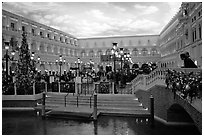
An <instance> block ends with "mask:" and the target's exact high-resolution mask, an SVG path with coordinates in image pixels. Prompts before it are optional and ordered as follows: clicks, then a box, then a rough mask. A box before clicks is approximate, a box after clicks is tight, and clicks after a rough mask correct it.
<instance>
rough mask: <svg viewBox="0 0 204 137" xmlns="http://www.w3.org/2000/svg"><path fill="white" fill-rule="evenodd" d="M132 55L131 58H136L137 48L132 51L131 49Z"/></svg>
mask: <svg viewBox="0 0 204 137" xmlns="http://www.w3.org/2000/svg"><path fill="white" fill-rule="evenodd" d="M132 55H133V56H138V49H137V48H134V49H133V51H132Z"/></svg>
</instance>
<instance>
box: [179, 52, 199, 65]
mask: <svg viewBox="0 0 204 137" xmlns="http://www.w3.org/2000/svg"><path fill="white" fill-rule="evenodd" d="M180 58H181V60H183V61H184V66H183V67H182V68H197V66H196V65H195V63H194V62H193V61H192V59H191V58H190V55H189V53H188V52H186V53H183V54H180Z"/></svg>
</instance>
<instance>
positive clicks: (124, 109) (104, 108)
mask: <svg viewBox="0 0 204 137" xmlns="http://www.w3.org/2000/svg"><path fill="white" fill-rule="evenodd" d="M60 107H64V106H62V105H58V104H49V105H48V106H46V107H45V108H46V109H47V110H52V109H55V108H60ZM69 107H75V108H77V106H76V105H67V108H69ZM78 107H88V108H90V107H89V106H87V105H80V106H78ZM41 108H42V105H38V106H37V107H36V109H41ZM65 108H66V107H65ZM91 109H93V106H92V107H91ZM97 109H98V110H99V111H100V112H112V111H114V112H124V113H125V112H129V113H130V112H131V113H135V112H137V113H139V112H141V113H143V112H144V113H149V112H148V110H147V109H145V108H143V107H138V108H137V107H135V108H128V107H121V106H120V107H112V106H97Z"/></svg>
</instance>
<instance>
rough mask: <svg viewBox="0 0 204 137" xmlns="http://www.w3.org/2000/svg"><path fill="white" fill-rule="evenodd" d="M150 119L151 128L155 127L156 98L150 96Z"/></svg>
mask: <svg viewBox="0 0 204 137" xmlns="http://www.w3.org/2000/svg"><path fill="white" fill-rule="evenodd" d="M150 119H151V127H154V97H153V95H151V96H150Z"/></svg>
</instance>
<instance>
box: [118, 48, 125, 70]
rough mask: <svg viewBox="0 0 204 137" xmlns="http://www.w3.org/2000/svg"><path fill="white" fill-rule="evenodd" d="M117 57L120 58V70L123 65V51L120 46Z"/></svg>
mask: <svg viewBox="0 0 204 137" xmlns="http://www.w3.org/2000/svg"><path fill="white" fill-rule="evenodd" d="M118 57H119V58H120V61H121V62H120V69H121V72H122V70H123V69H122V67H123V60H124V52H123V48H120V54H119V55H118Z"/></svg>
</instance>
